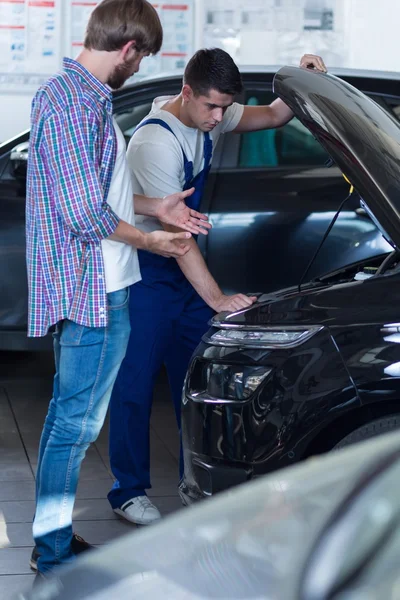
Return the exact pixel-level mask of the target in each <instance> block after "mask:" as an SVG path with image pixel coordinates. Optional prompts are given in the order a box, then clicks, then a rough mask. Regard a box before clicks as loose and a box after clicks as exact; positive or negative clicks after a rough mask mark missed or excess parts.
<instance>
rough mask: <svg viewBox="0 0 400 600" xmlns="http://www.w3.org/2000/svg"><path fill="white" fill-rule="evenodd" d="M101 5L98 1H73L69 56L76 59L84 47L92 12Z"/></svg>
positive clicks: (70, 17)
mask: <svg viewBox="0 0 400 600" xmlns="http://www.w3.org/2000/svg"><path fill="white" fill-rule="evenodd" d="M98 4H99V3H98V2H97V1H96V0H72V1H71V8H70V16H69V23H70V44H69V49H68V55H69V56H70V57H71V58H76V56H77V55H78V54H79V52H80V51H81V50H82V47H83V40H84V39H85V31H86V26H87V23H88V21H89V17H90V15H91V13H92V11H93V10H94V9H95V8H96V6H97V5H98Z"/></svg>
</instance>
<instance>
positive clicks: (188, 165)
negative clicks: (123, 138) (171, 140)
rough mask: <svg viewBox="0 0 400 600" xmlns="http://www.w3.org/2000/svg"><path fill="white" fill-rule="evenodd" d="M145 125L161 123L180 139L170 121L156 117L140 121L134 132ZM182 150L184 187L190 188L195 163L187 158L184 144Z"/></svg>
mask: <svg viewBox="0 0 400 600" xmlns="http://www.w3.org/2000/svg"><path fill="white" fill-rule="evenodd" d="M145 125H160V126H161V127H164V129H166V130H167V131H169V132H170V133H172V135H173V136H174V137H175V138H176V139H177V140H178V138H177V137H176V135H175V133H174V131H173V130H172V129H171V127H170V126H169V125H168V123H166V122H165V121H163V120H162V119H155V118H154V119H152V118H150V119H146V120H145V121H142V123H139V125H138V126H137V127H136V129H135V131H134V132H133V133H136V132H137V131H138V130H139V129H141V128H142V127H144V126H145ZM178 142H179V140H178ZM179 145H180V143H179ZM181 150H182V155H183V167H184V169H185V187H184V189H188V188H189V187H190V182H191V181H192V179H193V163H192V162H190V161H189V160H188V159H187V157H186V154H185V151H184V150H183V148H182V146H181Z"/></svg>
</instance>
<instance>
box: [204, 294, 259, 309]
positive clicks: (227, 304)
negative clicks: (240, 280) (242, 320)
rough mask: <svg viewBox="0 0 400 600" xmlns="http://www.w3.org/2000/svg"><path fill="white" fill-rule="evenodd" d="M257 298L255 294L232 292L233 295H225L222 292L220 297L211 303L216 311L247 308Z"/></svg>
mask: <svg viewBox="0 0 400 600" xmlns="http://www.w3.org/2000/svg"><path fill="white" fill-rule="evenodd" d="M256 300H257V296H246V295H245V294H234V295H233V296H226V295H225V294H222V295H221V297H220V298H219V299H218V300H217V302H216V303H214V304H213V306H212V307H211V308H213V309H214V310H215V311H216V312H222V311H236V310H241V309H243V308H248V307H249V306H251V305H252V304H254V302H255V301H256Z"/></svg>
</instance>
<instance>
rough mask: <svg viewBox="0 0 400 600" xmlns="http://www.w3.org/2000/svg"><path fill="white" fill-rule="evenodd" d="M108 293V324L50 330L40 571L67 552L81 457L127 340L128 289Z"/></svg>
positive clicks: (38, 523) (37, 531)
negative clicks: (51, 384)
mask: <svg viewBox="0 0 400 600" xmlns="http://www.w3.org/2000/svg"><path fill="white" fill-rule="evenodd" d="M107 298H108V317H109V322H108V325H107V327H85V326H83V325H77V324H76V323H74V322H72V321H68V320H64V321H62V322H61V323H59V324H58V326H57V329H56V332H55V334H54V356H55V367H56V373H55V376H54V387H53V398H52V400H51V402H50V405H49V411H48V414H47V417H46V421H45V424H44V428H43V432H42V438H41V440H40V448H39V460H38V469H37V476H36V514H35V519H34V522H33V537H34V539H35V543H36V546H37V549H38V552H39V553H40V558H39V560H38V569H39V571H41V572H43V573H44V572H47V571H50V570H51V569H53V568H54V567H55V566H56V565H59V564H62V563H65V562H68V561H70V560H71V558H72V553H71V549H70V544H71V538H72V511H73V507H74V501H75V495H76V488H77V485H78V478H79V472H80V467H81V463H82V460H83V458H84V456H85V453H86V450H87V449H88V447H89V445H90V443H91V442H94V441H95V440H96V438H97V436H98V435H99V433H100V430H101V427H102V425H103V423H104V419H105V416H106V412H107V407H108V403H109V399H110V396H111V390H112V387H113V385H114V381H115V378H116V376H117V373H118V369H119V367H120V364H121V362H122V360H123V358H124V356H125V352H126V347H127V344H128V339H129V333H130V323H129V310H128V299H129V290H128V288H125V289H123V290H119V291H117V292H112V293H110V294H108V295H107Z"/></svg>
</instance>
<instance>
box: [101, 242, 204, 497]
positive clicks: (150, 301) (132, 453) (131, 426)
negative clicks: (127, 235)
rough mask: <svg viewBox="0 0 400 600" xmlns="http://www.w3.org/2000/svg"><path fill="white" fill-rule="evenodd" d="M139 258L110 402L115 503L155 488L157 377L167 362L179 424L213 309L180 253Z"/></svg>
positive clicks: (112, 495)
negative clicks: (124, 342)
mask: <svg viewBox="0 0 400 600" xmlns="http://www.w3.org/2000/svg"><path fill="white" fill-rule="evenodd" d="M139 260H140V268H141V272H142V281H141V282H139V283H135V285H133V286H132V287H131V290H130V292H131V293H130V300H129V311H130V321H131V335H130V339H129V343H128V349H127V352H126V355H125V359H124V360H123V362H122V365H121V368H120V370H119V373H118V376H117V379H116V382H115V385H114V389H113V392H112V395H111V404H110V463H111V468H112V471H113V474H114V476H115V478H116V481H115V484H114V486H113V488H112V490H111V491H110V493H109V494H108V499H109V501H110V504H111V506H112V507H113V508H119V507H121V506H122V504H124V503H125V502H127V501H128V500H129V499H130V498H133V497H136V496H143V495H145V493H146V492H145V490H146V489H150V488H151V482H150V415H151V407H152V400H153V389H154V384H155V380H156V378H157V375H158V373H159V371H160V368H161V366H162V365H163V364H165V366H166V369H167V373H168V380H169V385H170V389H171V395H172V400H173V403H174V408H175V415H176V421H177V424H178V428H179V430H180V424H181V419H180V411H181V397H182V387H183V382H184V378H185V375H186V370H187V367H188V364H189V361H190V358H191V355H192V354H193V351H194V350H195V348H196V346H197V345H198V344H199V342H200V340H201V336H202V335H203V334H204V333H205V331H206V330H207V328H208V325H207V323H208V321H209V319H210V318H211V316H212V314H213V311H212V310H211V309H210V308H209V307H208V306H207V305H206V304H205V303H204V301H203V300H202V299H201V298H200V296H199V295H198V294H197V292H196V291H195V290H194V289H193V287H192V286H191V285H190V283H189V282H188V281H187V279H186V278H185V277H184V275H183V274H182V271H181V270H180V269H179V266H178V264H177V262H176V261H175V259H167V258H163V257H160V256H155V255H152V254H149V253H147V252H144V251H142V252H140V253H139ZM181 475H182V453H181Z"/></svg>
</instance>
